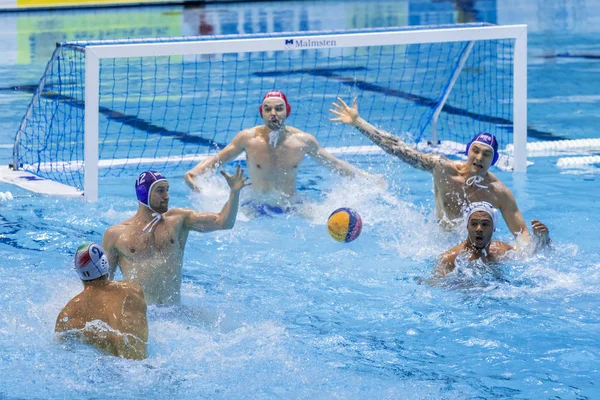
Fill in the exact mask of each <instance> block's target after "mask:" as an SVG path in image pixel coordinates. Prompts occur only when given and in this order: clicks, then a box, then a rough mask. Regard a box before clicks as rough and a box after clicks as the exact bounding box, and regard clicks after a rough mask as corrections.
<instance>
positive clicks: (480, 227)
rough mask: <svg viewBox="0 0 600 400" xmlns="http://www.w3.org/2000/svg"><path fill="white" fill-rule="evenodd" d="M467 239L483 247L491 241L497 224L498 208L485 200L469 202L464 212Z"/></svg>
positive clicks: (478, 247)
mask: <svg viewBox="0 0 600 400" xmlns="http://www.w3.org/2000/svg"><path fill="white" fill-rule="evenodd" d="M465 221H466V223H467V232H468V235H469V241H470V242H471V243H472V244H473V246H475V248H477V249H484V248H486V247H487V245H488V244H490V242H491V241H492V236H493V234H494V232H495V231H496V225H497V224H498V210H497V209H496V208H494V206H492V205H491V204H490V203H488V202H487V201H478V202H475V203H471V204H470V205H469V207H468V208H467V210H466V212H465Z"/></svg>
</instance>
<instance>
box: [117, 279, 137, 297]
mask: <svg viewBox="0 0 600 400" xmlns="http://www.w3.org/2000/svg"><path fill="white" fill-rule="evenodd" d="M112 283H113V285H114V287H115V288H118V289H119V290H121V291H122V292H123V295H125V296H128V295H134V296H139V297H141V298H144V291H143V290H142V287H141V286H140V284H139V283H137V282H134V281H112Z"/></svg>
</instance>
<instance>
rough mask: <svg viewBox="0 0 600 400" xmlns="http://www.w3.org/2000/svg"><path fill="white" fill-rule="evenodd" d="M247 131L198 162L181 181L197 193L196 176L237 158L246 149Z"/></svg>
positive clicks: (198, 189)
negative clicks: (212, 154)
mask: <svg viewBox="0 0 600 400" xmlns="http://www.w3.org/2000/svg"><path fill="white" fill-rule="evenodd" d="M249 133H250V131H249V130H243V131H241V132H239V133H238V134H237V135H236V136H235V138H233V140H232V141H231V143H229V144H228V145H227V146H225V148H224V149H223V150H221V151H220V152H219V153H217V154H216V155H214V156H211V157H208V158H207V159H206V160H204V161H200V162H199V163H198V164H197V165H196V166H195V167H194V168H192V169H190V170H189V171H188V172H186V173H185V175H184V176H183V179H184V180H185V183H187V184H188V186H189V187H190V188H192V190H194V191H197V192H199V191H200V188H199V187H198V185H196V183H195V182H194V179H195V178H196V177H197V176H200V175H202V174H204V173H205V172H206V170H207V169H212V168H215V167H217V166H219V165H222V164H225V163H227V162H229V161H231V160H233V159H235V158H236V157H237V156H239V155H240V154H242V152H243V151H244V150H245V149H246V140H247V136H248V135H249Z"/></svg>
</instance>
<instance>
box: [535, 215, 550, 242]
mask: <svg viewBox="0 0 600 400" xmlns="http://www.w3.org/2000/svg"><path fill="white" fill-rule="evenodd" d="M531 229H532V231H533V237H534V239H535V240H536V241H537V242H538V243H539V244H540V245H548V244H549V243H550V232H549V231H548V227H547V226H546V225H544V224H543V223H541V222H540V221H538V220H537V219H534V220H532V221H531Z"/></svg>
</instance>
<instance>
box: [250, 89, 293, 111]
mask: <svg viewBox="0 0 600 400" xmlns="http://www.w3.org/2000/svg"><path fill="white" fill-rule="evenodd" d="M271 97H275V98H278V99H282V100H283V102H284V103H285V116H286V117H287V116H289V115H290V112H291V111H292V106H290V103H288V101H287V97H285V94H283V92H281V91H279V90H271V91H270V92H267V94H265V97H263V99H262V102H263V103H264V102H265V100H266V99H268V98H271ZM258 111H259V112H260V116H261V117H262V115H263V106H262V104H261V105H260V107H258Z"/></svg>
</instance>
